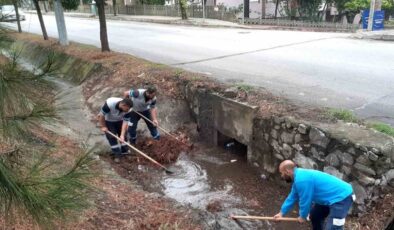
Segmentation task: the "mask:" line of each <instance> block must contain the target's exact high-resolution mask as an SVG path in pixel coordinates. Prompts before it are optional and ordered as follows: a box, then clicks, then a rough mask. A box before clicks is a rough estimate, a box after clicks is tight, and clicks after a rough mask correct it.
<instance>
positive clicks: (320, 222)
mask: <svg viewBox="0 0 394 230" xmlns="http://www.w3.org/2000/svg"><path fill="white" fill-rule="evenodd" d="M352 203H353V199H352V196H351V195H350V196H348V197H346V198H345V199H344V200H342V201H339V202H337V203H334V204H332V205H329V206H325V205H319V204H314V205H313V206H312V209H311V212H310V216H309V217H310V219H311V222H312V227H313V230H323V229H324V230H337V229H343V227H344V225H345V218H346V216H347V214H348V212H349V209H350V207H351V206H352ZM327 217H328V218H327ZM326 219H327V222H326V224H325V225H324V221H325V220H326ZM323 226H324V228H323Z"/></svg>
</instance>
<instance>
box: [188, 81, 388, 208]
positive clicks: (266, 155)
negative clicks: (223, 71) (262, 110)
mask: <svg viewBox="0 0 394 230" xmlns="http://www.w3.org/2000/svg"><path fill="white" fill-rule="evenodd" d="M184 92H185V98H186V100H187V102H188V104H189V108H190V110H191V113H192V115H193V117H194V118H195V120H196V122H197V124H198V127H199V128H200V134H201V136H202V137H203V139H205V140H207V141H208V142H210V143H212V144H215V145H216V144H217V134H218V132H220V133H222V134H224V135H226V136H227V137H230V138H234V139H235V140H237V141H238V142H240V143H242V144H244V145H247V149H248V151H247V152H248V153H247V154H248V160H249V162H250V163H253V165H258V167H259V168H260V169H262V170H264V171H265V172H268V173H270V174H276V173H277V171H278V165H279V163H280V162H281V161H283V160H286V159H291V160H293V161H295V162H296V163H297V165H298V166H300V167H302V168H309V169H317V170H321V171H324V172H327V173H329V174H332V175H334V176H336V177H339V178H341V179H343V180H345V181H347V182H349V183H350V184H352V186H353V190H354V192H355V194H356V196H357V200H356V202H355V208H354V209H353V212H354V213H363V212H365V211H366V210H367V208H368V207H369V206H370V205H371V204H372V202H373V201H374V200H376V199H377V198H378V197H379V195H380V194H382V193H383V192H385V191H388V190H391V189H392V188H393V187H394V169H393V168H394V139H393V138H392V137H389V136H387V135H384V134H382V133H379V132H377V131H374V130H371V129H369V128H366V127H364V126H360V125H358V124H353V123H343V122H340V121H339V122H337V123H333V124H328V123H316V122H307V121H298V120H295V119H294V118H292V117H281V116H271V117H267V118H261V117H258V116H257V113H256V111H257V108H256V107H254V106H250V105H247V104H245V103H240V102H237V101H235V100H232V99H229V98H225V97H222V96H220V95H218V94H217V93H216V92H211V91H209V90H207V89H203V88H193V87H191V86H189V85H185V88H184Z"/></svg>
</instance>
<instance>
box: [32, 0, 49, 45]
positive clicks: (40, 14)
mask: <svg viewBox="0 0 394 230" xmlns="http://www.w3.org/2000/svg"><path fill="white" fill-rule="evenodd" d="M33 2H34V6H35V7H36V10H37V16H38V20H39V21H40V26H41V30H42V36H43V37H44V40H48V34H47V30H46V28H45V24H44V19H43V18H42V13H41V9H40V5H39V4H38V0H33Z"/></svg>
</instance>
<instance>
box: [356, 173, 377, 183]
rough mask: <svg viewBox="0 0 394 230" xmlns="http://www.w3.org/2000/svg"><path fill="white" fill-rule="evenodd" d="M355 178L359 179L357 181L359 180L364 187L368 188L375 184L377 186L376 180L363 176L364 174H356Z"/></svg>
mask: <svg viewBox="0 0 394 230" xmlns="http://www.w3.org/2000/svg"><path fill="white" fill-rule="evenodd" d="M354 176H355V177H356V178H357V180H358V181H359V182H360V183H361V184H362V185H364V186H368V185H373V184H375V178H372V177H369V176H366V175H365V174H363V173H360V172H357V173H355V175H354Z"/></svg>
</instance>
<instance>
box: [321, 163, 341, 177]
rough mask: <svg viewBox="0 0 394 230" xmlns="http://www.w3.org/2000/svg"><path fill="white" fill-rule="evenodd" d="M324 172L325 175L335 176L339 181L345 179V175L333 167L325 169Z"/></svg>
mask: <svg viewBox="0 0 394 230" xmlns="http://www.w3.org/2000/svg"><path fill="white" fill-rule="evenodd" d="M323 171H324V172H325V173H328V174H330V175H333V176H335V177H337V178H339V179H343V173H341V172H339V171H338V169H336V168H334V167H332V166H326V167H324V169H323Z"/></svg>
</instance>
